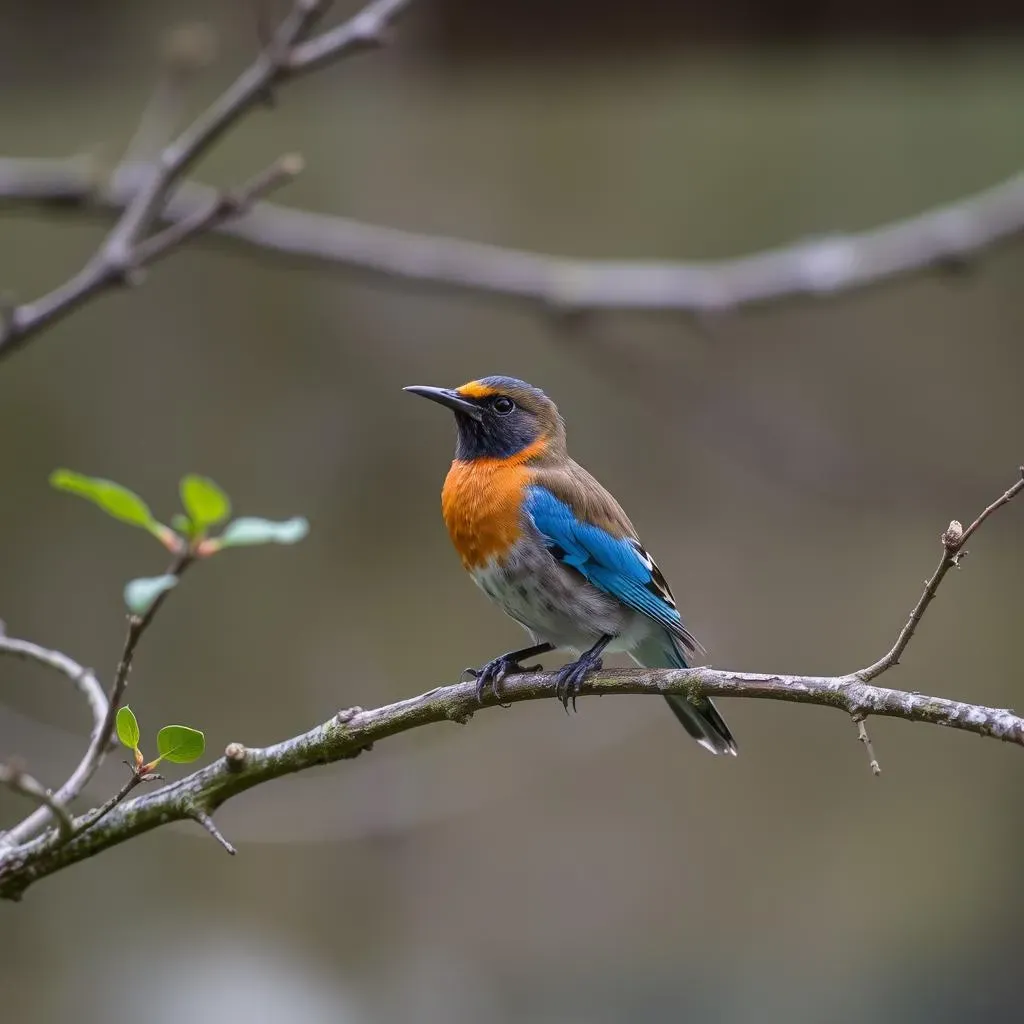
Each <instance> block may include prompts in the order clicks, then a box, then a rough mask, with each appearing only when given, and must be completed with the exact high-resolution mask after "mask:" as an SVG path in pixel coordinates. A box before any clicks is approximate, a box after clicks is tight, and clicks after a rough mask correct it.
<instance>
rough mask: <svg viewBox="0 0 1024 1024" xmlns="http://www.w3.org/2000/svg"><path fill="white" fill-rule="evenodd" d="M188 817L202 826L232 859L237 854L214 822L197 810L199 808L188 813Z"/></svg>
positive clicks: (204, 812) (203, 812)
mask: <svg viewBox="0 0 1024 1024" xmlns="http://www.w3.org/2000/svg"><path fill="white" fill-rule="evenodd" d="M189 817H190V818H191V819H192V820H193V821H197V822H199V824H200V825H202V826H203V828H205V829H206V831H207V832H209V833H210V835H211V836H213V838H214V839H216V840H217V842H218V843H220V845H221V846H223V847H224V849H225V850H227V851H228V853H230V854H231V856H232V857H233V856H234V855H235V854H236V853H237V852H238V851H237V850H236V849H235V848H234V847H233V846H232V845H231V844H230V843H229V842H228V841H227V839H226V838H225V837H224V833H223V832H221V830H220V829H219V828H217V824H216V822H215V821H214V820H213V818H211V817H210V815H208V814H207V813H206V811H202V810H199V808H196V809H194V810H192V811H190V812H189Z"/></svg>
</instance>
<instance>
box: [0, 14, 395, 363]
mask: <svg viewBox="0 0 1024 1024" xmlns="http://www.w3.org/2000/svg"><path fill="white" fill-rule="evenodd" d="M329 6H330V0H294V2H293V4H292V6H291V8H290V10H289V12H288V13H287V14H286V15H285V17H284V18H283V19H282V21H281V23H280V24H279V25H278V27H277V29H276V30H275V31H274V32H273V34H272V35H271V37H270V40H269V42H268V43H267V45H266V47H264V49H263V50H262V51H261V52H260V53H259V54H258V55H257V57H256V58H255V60H254V61H253V62H252V64H250V65H249V67H248V68H247V69H246V70H245V71H243V72H242V74H241V75H240V76H239V77H238V78H237V79H235V81H234V82H233V83H232V84H231V85H230V86H229V87H228V88H227V89H226V90H225V91H224V93H222V94H221V96H220V97H219V98H218V99H217V100H215V101H214V103H213V104H212V105H211V106H210V107H209V108H208V109H207V110H205V111H204V112H203V113H202V114H200V115H199V117H197V118H196V120H195V121H193V122H192V123H191V124H190V125H189V126H188V127H186V128H185V130H184V131H183V132H182V133H181V134H180V135H179V136H178V137H177V138H176V139H174V140H173V141H168V142H166V144H165V145H164V146H163V148H162V149H161V150H160V152H159V154H158V155H157V156H156V157H155V158H154V159H153V160H152V161H149V162H144V163H143V164H142V165H141V166H140V165H136V167H137V171H136V174H137V179H136V187H135V188H134V189H133V191H132V196H131V198H130V200H128V201H127V202H126V203H125V206H124V211H123V213H122V214H121V217H120V218H119V220H118V221H117V223H116V224H115V225H114V227H113V229H112V230H111V231H110V233H109V234H108V236H107V238H106V239H105V240H104V242H103V244H102V245H101V246H100V248H99V249H98V250H97V252H96V253H95V254H94V255H93V256H92V258H91V259H90V260H89V262H88V263H87V264H86V265H85V266H84V267H83V268H82V269H81V270H80V271H79V272H78V273H77V274H75V275H74V276H73V277H72V278H71V279H70V280H68V281H66V282H65V283H64V284H62V285H59V286H58V287H57V288H55V289H53V290H52V291H51V292H49V293H48V294H46V295H43V296H42V297H41V298H39V299H37V300H35V301H34V302H28V303H23V304H21V305H18V306H14V307H13V308H11V309H10V310H9V312H8V313H7V314H6V315H5V316H4V317H2V318H0V358H2V357H3V356H5V355H9V354H11V353H12V352H14V351H16V350H17V349H18V348H20V347H21V346H22V345H24V344H25V343H26V342H27V341H28V340H29V339H30V338H31V337H32V336H34V335H35V334H36V333H37V332H38V331H40V330H41V329H42V328H43V327H45V326H47V325H49V324H52V323H54V322H55V321H57V320H58V319H60V318H61V317H64V316H66V315H67V314H69V313H70V312H71V311H72V310H74V309H77V308H78V307H79V306H81V305H82V304H83V303H85V302H87V301H88V300H89V299H91V298H93V297H94V296H96V295H97V294H99V293H100V292H103V291H105V290H107V289H109V288H112V287H114V286H115V285H118V284H124V283H131V282H132V281H133V278H137V275H136V271H137V269H138V268H139V267H140V266H142V265H143V264H144V263H145V262H146V261H147V260H152V259H155V258H156V257H158V256H162V255H164V254H165V253H167V252H169V251H171V249H172V248H174V247H177V246H178V245H180V244H181V243H182V242H183V241H185V240H187V239H189V238H192V237H193V236H195V235H196V234H198V233H200V232H201V231H205V230H210V229H212V228H214V227H217V226H219V225H222V224H223V223H224V222H225V221H226V220H228V219H229V218H230V217H232V216H235V215H237V214H238V213H240V212H244V210H245V209H246V208H247V207H248V205H249V204H250V203H251V202H252V201H253V200H255V199H256V198H258V197H259V195H262V194H264V193H265V192H266V191H269V189H270V188H271V187H274V186H275V185H277V184H281V183H282V182H283V181H284V180H286V179H287V178H288V177H291V176H294V175H293V174H287V173H282V170H283V169H282V168H281V167H278V174H277V175H276V176H275V177H274V178H273V179H272V180H271V181H267V180H261V182H260V187H258V188H255V189H254V188H253V187H252V183H250V186H249V190H250V194H249V195H248V198H247V200H246V201H245V202H243V203H239V202H237V197H236V199H234V200H232V199H230V198H225V197H218V198H215V199H214V200H211V201H209V202H207V203H206V204H204V207H203V211H202V212H200V211H197V210H190V211H189V215H188V217H186V218H182V220H184V221H187V222H188V228H187V230H181V229H180V227H179V228H178V229H177V230H175V229H168V232H170V233H169V234H165V235H164V236H163V238H162V239H161V240H160V242H159V243H157V242H156V240H155V239H150V238H149V232H150V230H151V229H152V228H153V227H154V225H155V224H156V223H157V222H158V221H159V220H160V219H161V218H162V217H163V214H164V207H165V205H166V203H167V200H168V197H169V196H170V195H171V192H172V190H173V189H174V187H175V186H176V185H177V183H178V182H179V181H180V179H181V178H182V176H183V175H184V174H186V173H187V171H188V170H189V168H190V167H192V166H193V165H194V164H195V163H196V161H197V160H199V158H200V157H201V156H203V154H205V153H206V152H207V150H208V149H209V148H210V146H212V145H213V144H214V143H215V142H216V141H217V140H218V139H219V138H221V137H222V136H223V135H224V134H225V133H226V132H227V131H228V130H229V129H230V128H232V127H233V126H234V125H235V124H236V123H237V122H238V121H239V120H240V119H241V118H242V117H243V116H244V115H245V114H247V113H248V112H249V111H250V110H252V109H254V108H255V107H256V106H258V105H259V104H260V102H261V101H262V100H263V99H264V98H265V97H266V96H267V95H269V94H270V93H271V91H272V90H273V89H274V88H275V87H276V86H278V85H280V84H281V83H282V82H284V81H286V80H288V79H289V78H294V77H296V76H297V75H299V74H301V73H303V72H305V71H307V70H311V69H312V68H313V66H314V65H319V64H321V63H324V62H325V61H326V60H328V59H336V58H339V57H341V56H343V55H345V54H347V53H350V52H352V51H353V50H355V49H357V48H358V47H357V43H358V42H359V41H360V40H361V39H362V38H363V37H364V36H365V35H366V33H367V28H366V25H367V23H368V22H369V23H372V24H375V25H377V29H376V34H378V35H379V33H380V31H382V30H383V28H384V27H385V25H386V24H387V22H388V20H389V19H390V18H391V17H393V16H397V14H398V13H399V11H400V10H401V9H402V8H403V7H405V6H406V3H396V2H395V0H391V2H382V0H374V2H373V3H371V4H370V5H369V6H368V7H367V9H366V10H365V11H363V12H361V13H360V14H357V15H355V16H354V17H353V18H352V19H350V22H347V23H345V24H346V25H348V24H351V25H352V26H353V27H352V29H351V30H350V34H351V36H352V38H351V40H349V41H346V40H344V39H341V38H339V37H338V33H339V32H340V31H341V30H342V29H344V28H345V25H342V26H339V27H338V28H337V29H331V30H330V31H329V32H327V33H325V39H327V38H328V37H329V38H330V42H324V43H322V44H321V46H320V49H321V51H322V57H321V56H318V57H317V59H315V60H314V59H309V60H298V61H297V62H295V63H294V65H293V54H294V50H295V48H296V47H297V46H299V45H300V44H302V43H304V42H306V41H307V37H308V36H309V33H310V31H311V30H312V28H313V26H314V25H315V24H316V22H317V20H318V19H319V18H320V17H321V16H322V15H323V13H324V12H325V11H326V9H327V8H328V7H329ZM156 107H157V109H158V110H160V111H163V112H166V110H167V109H170V108H172V107H173V104H167V103H159V104H157V105H156ZM150 109H151V110H152V109H153V108H152V107H151V108H150ZM163 127H164V128H165V129H166V134H167V135H168V136H169V134H170V130H171V128H172V127H173V126H172V125H170V124H166V125H164V126H163ZM144 134H146V135H147V137H148V136H149V135H150V134H152V131H151V130H149V129H147V131H146V132H145V133H144ZM292 166H293V167H294V164H293V165H292ZM285 169H286V168H285ZM158 237H159V236H158ZM147 239H149V241H148V242H147Z"/></svg>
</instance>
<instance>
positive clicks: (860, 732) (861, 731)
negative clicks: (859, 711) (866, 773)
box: [853, 715, 882, 775]
mask: <svg viewBox="0 0 1024 1024" xmlns="http://www.w3.org/2000/svg"><path fill="white" fill-rule="evenodd" d="M853 721H854V724H855V725H856V726H857V739H858V740H860V742H861V743H863V744H864V750H865V751H866V753H867V755H868V767H869V768H870V769H871V774H872V775H881V774H882V769H881V766H880V765H879V763H878V758H877V757H875V748H874V747H873V746H872V744H871V737H870V736H869V735H868V729H867V726H866V725H865V724H864V716H863V715H854V716H853Z"/></svg>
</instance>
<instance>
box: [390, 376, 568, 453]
mask: <svg viewBox="0 0 1024 1024" xmlns="http://www.w3.org/2000/svg"><path fill="white" fill-rule="evenodd" d="M404 390H405V391H410V392H412V394H414V395H421V396H422V397H423V398H429V399H430V400H431V401H433V402H438V403H439V404H440V405H445V406H447V407H448V408H449V409H451V410H452V412H454V413H455V425H456V427H457V428H458V441H457V443H456V446H455V458H456V459H457V460H458V461H460V462H472V461H473V460H475V459H511V458H517V459H521V460H522V459H536V458H543V457H544V456H550V455H559V454H561V453H562V452H563V451H564V449H565V425H564V424H563V422H562V417H561V416H559V415H558V409H557V407H556V406H555V403H554V402H552V401H551V399H550V398H548V396H547V395H545V394H544V392H543V391H541V390H540V388H535V387H532V386H531V385H530V384H527V383H526V382H525V381H521V380H516V378H515V377H483V378H481V379H480V380H471V381H470V382H469V383H468V384H463V385H462V387H459V388H432V387H425V386H421V385H414V386H412V387H408V388H405V389H404Z"/></svg>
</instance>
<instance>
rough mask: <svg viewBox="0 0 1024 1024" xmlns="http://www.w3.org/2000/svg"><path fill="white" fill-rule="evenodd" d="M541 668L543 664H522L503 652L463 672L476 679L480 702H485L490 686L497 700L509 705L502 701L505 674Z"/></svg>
mask: <svg viewBox="0 0 1024 1024" xmlns="http://www.w3.org/2000/svg"><path fill="white" fill-rule="evenodd" d="M541 668H542V666H541V665H520V664H519V662H518V661H516V659H515V658H510V657H508V655H505V654H502V655H499V656H498V657H497V658H491V660H490V661H488V662H487V663H486V664H485V665H483V666H482V667H481V668H466V669H463V670H462V674H463V675H464V676H465V675H468V676H469V678H470V679H475V680H476V699H477V702H478V703H480V704H483V702H484V690H486V689H487V687H488V686H490V688H491V692H492V693H493V694H494V697H495V700H497V702H498V703H499V704H501V706H502V707H507V706H508V705H506V704H502V703H501V684H502V683H503V682H504V680H505V676H508V675H518V674H520V673H523V672H539V671H540V670H541Z"/></svg>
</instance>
